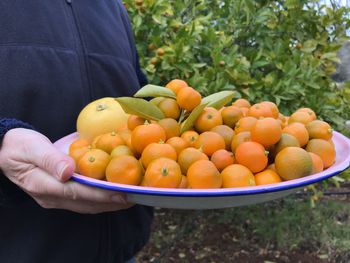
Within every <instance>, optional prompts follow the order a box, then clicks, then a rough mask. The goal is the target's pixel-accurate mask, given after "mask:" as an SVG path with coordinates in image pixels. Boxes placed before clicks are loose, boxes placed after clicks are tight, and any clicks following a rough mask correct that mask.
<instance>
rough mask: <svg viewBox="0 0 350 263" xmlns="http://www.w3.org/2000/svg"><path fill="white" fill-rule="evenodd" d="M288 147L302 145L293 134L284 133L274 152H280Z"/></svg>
mask: <svg viewBox="0 0 350 263" xmlns="http://www.w3.org/2000/svg"><path fill="white" fill-rule="evenodd" d="M287 147H300V143H299V141H298V140H297V138H295V137H294V136H293V135H290V134H288V133H282V136H281V139H280V140H279V142H278V143H277V144H276V145H275V147H274V154H275V155H276V154H278V153H279V152H280V151H282V150H283V149H284V148H287Z"/></svg>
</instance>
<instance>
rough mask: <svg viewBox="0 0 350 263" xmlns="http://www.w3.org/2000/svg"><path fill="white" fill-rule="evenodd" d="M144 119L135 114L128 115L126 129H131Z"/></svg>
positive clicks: (143, 121) (142, 122)
mask: <svg viewBox="0 0 350 263" xmlns="http://www.w3.org/2000/svg"><path fill="white" fill-rule="evenodd" d="M145 121H146V120H145V119H144V118H142V117H139V116H136V115H130V116H129V118H128V129H129V130H130V131H132V130H133V129H135V128H136V127H137V126H140V125H142V124H144V123H145Z"/></svg>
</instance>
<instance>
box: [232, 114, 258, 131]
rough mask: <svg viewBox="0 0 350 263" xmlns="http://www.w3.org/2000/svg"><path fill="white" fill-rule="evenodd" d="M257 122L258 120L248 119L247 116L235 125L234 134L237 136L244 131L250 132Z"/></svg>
mask: <svg viewBox="0 0 350 263" xmlns="http://www.w3.org/2000/svg"><path fill="white" fill-rule="evenodd" d="M257 121H258V119H257V118H254V117H249V116H247V117H243V118H242V119H240V120H239V121H238V122H237V123H236V126H235V133H236V134H238V133H240V132H244V131H249V132H250V131H251V129H252V128H253V126H254V125H255V123H256V122H257Z"/></svg>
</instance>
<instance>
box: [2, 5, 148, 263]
mask: <svg viewBox="0 0 350 263" xmlns="http://www.w3.org/2000/svg"><path fill="white" fill-rule="evenodd" d="M145 83H146V79H145V76H144V75H143V74H142V72H141V70H140V68H139V64H138V57H137V53H136V50H135V46H134V43H133V36H132V31H131V26H130V23H129V20H128V16H127V13H126V10H125V9H124V6H123V5H122V3H121V2H120V1H119V0H99V1H96V0H70V1H68V0H51V1H47V0H31V1H27V0H16V1H8V0H6V1H0V89H1V92H0V119H3V120H4V119H5V118H10V119H16V120H20V121H22V122H25V123H29V124H30V125H32V126H33V127H35V129H36V130H37V131H39V132H41V133H43V134H44V135H46V136H47V137H48V138H50V139H51V140H52V141H55V140H57V139H59V138H61V137H63V136H65V135H67V134H69V133H71V132H73V131H75V129H76V127H75V122H76V118H77V116H78V114H79V112H80V111H81V109H82V108H83V107H84V106H85V105H86V104H87V103H88V102H90V101H92V100H95V99H98V98H101V97H106V96H109V97H117V96H130V95H132V94H134V93H135V92H136V91H137V90H138V89H139V87H140V85H144V84H145ZM28 128H29V127H28ZM0 215H1V216H0V262H2V263H7V262H14V263H18V262H20V263H22V262H24V263H26V262H33V263H34V262H35V263H40V262H49V263H50V262H67V263H69V262H75V263H76V262H84V263H87V262H94V263H95V262H104V263H105V262H113V263H117V262H124V261H125V260H127V259H129V258H131V257H132V256H133V255H134V254H135V253H136V252H137V251H138V250H139V249H140V248H141V247H142V246H143V245H144V244H145V242H146V241H147V239H148V236H149V230H150V229H149V228H150V224H151V221H152V217H153V211H152V209H151V208H148V207H143V206H135V207H133V208H130V209H128V210H126V211H118V212H114V213H103V214H99V215H81V214H76V213H73V212H69V211H64V210H54V209H50V210H48V209H43V208H41V207H40V206H38V205H37V204H36V203H35V202H34V201H33V200H32V199H31V198H30V197H29V196H28V195H26V194H25V193H24V192H23V191H21V190H20V189H19V188H18V187H17V186H15V185H14V184H12V183H11V182H10V181H9V180H8V179H7V178H6V177H5V176H4V175H3V174H0Z"/></svg>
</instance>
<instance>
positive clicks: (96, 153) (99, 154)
mask: <svg viewBox="0 0 350 263" xmlns="http://www.w3.org/2000/svg"><path fill="white" fill-rule="evenodd" d="M109 161H110V156H109V154H108V153H106V152H105V151H102V150H100V149H91V150H89V151H88V152H86V153H85V154H84V155H83V156H82V157H81V158H80V159H79V162H78V172H79V173H80V174H82V175H85V176H88V177H91V178H94V179H103V178H104V177H105V171H106V167H107V165H108V163H109Z"/></svg>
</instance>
